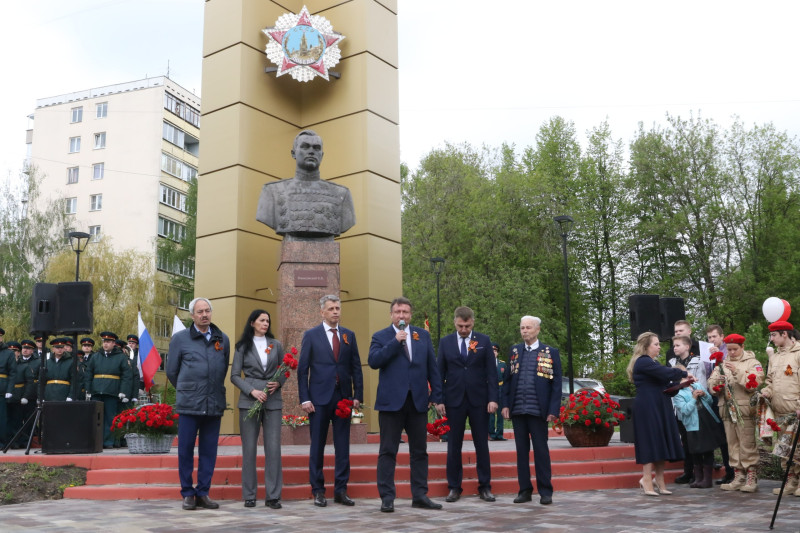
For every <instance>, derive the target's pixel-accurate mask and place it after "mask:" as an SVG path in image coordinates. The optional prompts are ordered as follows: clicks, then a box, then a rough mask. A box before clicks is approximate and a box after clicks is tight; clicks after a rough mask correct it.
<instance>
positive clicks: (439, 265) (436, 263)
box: [431, 257, 444, 346]
mask: <svg viewBox="0 0 800 533" xmlns="http://www.w3.org/2000/svg"><path fill="white" fill-rule="evenodd" d="M431 270H432V271H433V273H434V274H436V346H439V339H441V338H442V313H441V304H440V300H439V276H440V275H441V274H442V270H444V257H431Z"/></svg>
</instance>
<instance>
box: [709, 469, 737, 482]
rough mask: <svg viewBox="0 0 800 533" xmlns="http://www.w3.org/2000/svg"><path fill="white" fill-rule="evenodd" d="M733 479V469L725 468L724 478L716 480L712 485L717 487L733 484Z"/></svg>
mask: <svg viewBox="0 0 800 533" xmlns="http://www.w3.org/2000/svg"><path fill="white" fill-rule="evenodd" d="M735 477H736V472H735V471H734V470H733V468H726V469H725V477H722V478H720V479H718V480H716V481H715V482H714V483H715V484H717V485H724V484H725V483H733V479H734V478H735Z"/></svg>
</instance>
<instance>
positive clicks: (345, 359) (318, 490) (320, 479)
mask: <svg viewBox="0 0 800 533" xmlns="http://www.w3.org/2000/svg"><path fill="white" fill-rule="evenodd" d="M320 312H321V314H322V324H320V325H318V326H316V327H313V328H311V329H309V330H308V331H306V332H305V333H303V342H302V344H301V348H300V362H299V364H298V366H297V393H298V396H299V397H300V404H301V406H302V408H303V411H305V412H306V413H308V418H309V421H310V425H311V428H310V429H311V450H310V453H309V459H308V472H309V480H310V482H311V492H312V493H313V494H314V505H316V506H317V507H325V506H326V505H327V504H328V502H327V500H326V499H325V477H324V476H323V474H322V463H323V459H324V457H325V440H326V439H327V437H328V426H329V425H333V448H334V451H335V453H336V469H335V472H334V478H335V479H334V486H333V498H334V499H333V501H335V502H336V503H341V504H342V505H355V502H354V501H353V500H352V499H351V498H350V497H349V496H348V495H347V482H348V481H349V479H350V418H349V417H348V418H341V417H338V416H336V405H337V404H338V403H339V402H340V401H341V400H343V399H348V400H349V399H352V400H353V408H355V409H358V408H359V407H360V406H361V402H362V401H363V400H364V378H363V375H362V372H361V358H360V357H359V355H358V344H357V343H356V334H355V333H353V332H352V331H351V330H349V329H347V328H344V327H342V326H341V324H339V317H340V315H341V312H342V304H341V301H340V300H339V297H338V296H336V295H335V294H328V295H326V296H323V297H322V298H321V299H320Z"/></svg>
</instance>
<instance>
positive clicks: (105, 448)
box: [11, 444, 113, 450]
mask: <svg viewBox="0 0 800 533" xmlns="http://www.w3.org/2000/svg"><path fill="white" fill-rule="evenodd" d="M11 447H12V448H19V446H16V445H15V446H11ZM112 448H113V446H108V445H106V444H103V449H104V450H110V449H112Z"/></svg>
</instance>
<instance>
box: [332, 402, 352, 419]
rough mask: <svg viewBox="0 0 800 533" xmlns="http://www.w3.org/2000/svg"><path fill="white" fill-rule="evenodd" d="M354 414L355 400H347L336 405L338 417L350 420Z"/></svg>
mask: <svg viewBox="0 0 800 533" xmlns="http://www.w3.org/2000/svg"><path fill="white" fill-rule="evenodd" d="M352 413H353V400H348V399H347V398H344V399H343V400H339V402H338V403H337V404H336V416H338V417H339V418H350V415H351V414H352Z"/></svg>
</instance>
